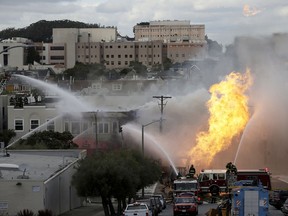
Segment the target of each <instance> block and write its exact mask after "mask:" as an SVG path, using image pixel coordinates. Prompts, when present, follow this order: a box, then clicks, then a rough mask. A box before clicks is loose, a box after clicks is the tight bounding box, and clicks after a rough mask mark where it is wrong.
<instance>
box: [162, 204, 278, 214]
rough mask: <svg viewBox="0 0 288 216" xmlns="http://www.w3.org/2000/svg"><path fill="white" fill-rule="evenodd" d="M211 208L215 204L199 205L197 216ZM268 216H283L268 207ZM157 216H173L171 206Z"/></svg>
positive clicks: (214, 206)
mask: <svg viewBox="0 0 288 216" xmlns="http://www.w3.org/2000/svg"><path fill="white" fill-rule="evenodd" d="M212 208H214V209H216V208H217V204H211V203H204V204H202V205H199V210H198V216H205V213H207V212H208V211H209V209H212ZM268 215H271V216H283V213H282V212H281V211H280V210H277V209H275V208H274V207H272V206H269V212H268ZM159 216H173V209H172V204H168V205H167V208H166V209H163V211H162V212H161V213H160V214H159Z"/></svg>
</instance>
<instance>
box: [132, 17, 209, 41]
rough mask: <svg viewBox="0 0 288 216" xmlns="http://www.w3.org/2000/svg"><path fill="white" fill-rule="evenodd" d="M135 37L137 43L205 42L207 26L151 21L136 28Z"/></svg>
mask: <svg viewBox="0 0 288 216" xmlns="http://www.w3.org/2000/svg"><path fill="white" fill-rule="evenodd" d="M134 35H135V40H136V41H151V40H163V41H164V42H165V43H170V42H190V43H192V42H197V41H200V42H203V40H204V39H205V25H191V24H190V21H187V20H184V21H178V20H174V21H171V20H165V21H150V22H149V23H139V24H137V25H136V26H134Z"/></svg>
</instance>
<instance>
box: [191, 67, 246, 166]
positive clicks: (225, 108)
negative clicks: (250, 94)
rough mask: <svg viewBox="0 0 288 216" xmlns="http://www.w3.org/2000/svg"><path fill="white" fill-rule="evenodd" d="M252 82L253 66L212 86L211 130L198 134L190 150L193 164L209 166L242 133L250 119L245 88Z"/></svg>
mask: <svg viewBox="0 0 288 216" xmlns="http://www.w3.org/2000/svg"><path fill="white" fill-rule="evenodd" d="M251 84H252V77H251V74H250V70H249V69H247V70H246V73H244V74H241V73H239V72H232V73H230V74H229V75H227V76H226V78H225V80H224V81H222V82H220V83H218V84H215V85H213V86H211V88H210V90H209V91H210V93H211V98H210V100H209V101H208V102H207V106H208V109H209V113H210V118H209V128H208V131H206V132H204V131H201V132H200V133H198V134H197V137H196V145H195V146H194V147H193V148H192V149H191V150H190V152H189V157H190V158H191V159H192V161H191V162H192V164H197V166H199V165H201V166H202V168H208V167H209V165H210V163H211V162H212V160H213V158H214V156H215V155H216V154H217V153H219V152H221V151H223V150H225V149H227V148H228V147H229V146H230V145H231V141H232V139H233V138H234V137H235V136H237V135H240V134H241V133H242V132H243V130H244V128H245V126H246V124H247V122H248V120H249V110H248V98H247V97H246V96H245V95H244V93H245V91H246V90H247V89H248V88H249V87H250V85H251Z"/></svg>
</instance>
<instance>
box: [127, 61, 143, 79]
mask: <svg viewBox="0 0 288 216" xmlns="http://www.w3.org/2000/svg"><path fill="white" fill-rule="evenodd" d="M129 67H131V68H132V69H134V70H135V71H136V74H137V75H139V76H142V77H147V67H146V66H145V65H143V64H142V63H141V62H138V61H131V62H130V65H129Z"/></svg>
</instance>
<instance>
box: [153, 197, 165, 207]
mask: <svg viewBox="0 0 288 216" xmlns="http://www.w3.org/2000/svg"><path fill="white" fill-rule="evenodd" d="M152 197H159V199H160V201H161V204H162V209H165V208H166V199H165V198H164V196H163V195H162V194H154V195H153V196H152Z"/></svg>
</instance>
